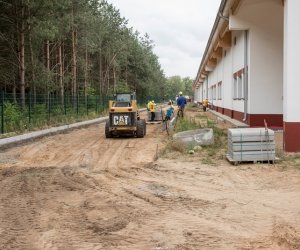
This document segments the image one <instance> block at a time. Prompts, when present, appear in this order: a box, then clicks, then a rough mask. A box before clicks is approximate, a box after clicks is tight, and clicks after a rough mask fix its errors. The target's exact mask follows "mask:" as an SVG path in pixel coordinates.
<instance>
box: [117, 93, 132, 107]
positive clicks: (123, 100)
mask: <svg viewBox="0 0 300 250" xmlns="http://www.w3.org/2000/svg"><path fill="white" fill-rule="evenodd" d="M135 99H136V97H135V93H120V94H114V102H113V104H112V106H113V107H131V105H132V100H135Z"/></svg>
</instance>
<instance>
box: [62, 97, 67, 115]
mask: <svg viewBox="0 0 300 250" xmlns="http://www.w3.org/2000/svg"><path fill="white" fill-rule="evenodd" d="M63 98H64V113H65V116H66V115H67V104H66V95H65V94H64V96H63Z"/></svg>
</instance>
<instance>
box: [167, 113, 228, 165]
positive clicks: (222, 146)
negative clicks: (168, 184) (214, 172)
mask: <svg viewBox="0 0 300 250" xmlns="http://www.w3.org/2000/svg"><path fill="white" fill-rule="evenodd" d="M198 117H199V116H197V117H196V116H195V118H189V117H184V118H179V119H178V120H177V124H176V129H175V131H174V132H175V133H178V132H183V131H188V130H194V129H201V128H211V129H212V130H213V134H214V143H213V144H212V145H207V146H200V149H199V148H197V149H196V148H195V146H196V144H193V143H190V144H184V143H181V142H178V141H173V140H170V141H169V142H168V143H167V146H166V147H165V149H164V150H163V151H162V152H161V156H166V157H168V156H171V157H174V156H178V153H180V154H181V155H188V154H190V152H191V150H193V151H194V153H193V154H190V155H191V157H193V156H197V157H200V158H201V161H202V163H204V164H209V165H215V164H216V163H217V161H218V160H222V159H224V158H225V154H226V149H227V133H226V131H224V129H221V128H218V127H217V124H216V123H215V122H214V121H213V120H211V119H209V118H208V117H207V116H205V115H202V116H201V118H205V119H206V120H207V122H206V123H205V126H203V125H202V124H203V123H201V122H200V121H199V120H198V119H197V118H198ZM195 149H196V150H195Z"/></svg>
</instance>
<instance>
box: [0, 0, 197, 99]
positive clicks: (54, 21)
mask: <svg viewBox="0 0 300 250" xmlns="http://www.w3.org/2000/svg"><path fill="white" fill-rule="evenodd" d="M0 12H1V16H0V89H1V90H2V91H5V92H6V93H12V94H13V95H14V97H15V98H16V96H19V100H20V102H21V103H22V104H23V105H25V96H26V93H29V92H30V93H31V95H32V96H33V98H36V96H37V95H39V94H43V95H47V94H49V93H51V94H52V95H56V96H60V97H61V100H62V101H63V96H64V95H71V96H74V97H75V96H78V95H93V94H94V95H110V94H111V93H114V92H116V91H132V90H136V92H137V94H138V95H140V96H143V97H146V96H158V97H161V98H164V97H165V96H171V95H174V94H176V93H177V92H178V91H186V92H188V93H190V92H191V85H192V80H191V79H190V78H183V79H181V78H180V77H179V76H174V77H171V78H166V77H165V75H164V72H163V70H162V68H161V65H160V63H159V61H158V57H157V56H156V55H155V54H154V52H153V47H154V43H153V41H151V39H150V37H149V36H148V35H147V34H145V35H141V34H140V33H139V32H138V31H135V30H134V29H133V28H132V27H128V21H127V20H126V19H125V18H124V17H121V15H120V12H119V10H118V9H116V8H115V7H114V6H113V5H112V4H109V3H108V2H107V1H104V0H102V1H101V0H51V1H46V0H1V1H0Z"/></svg>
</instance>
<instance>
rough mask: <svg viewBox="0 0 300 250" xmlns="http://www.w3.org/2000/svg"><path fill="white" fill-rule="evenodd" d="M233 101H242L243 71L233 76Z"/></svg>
mask: <svg viewBox="0 0 300 250" xmlns="http://www.w3.org/2000/svg"><path fill="white" fill-rule="evenodd" d="M233 99H244V70H243V69H241V70H239V71H237V72H236V73H234V74H233Z"/></svg>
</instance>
